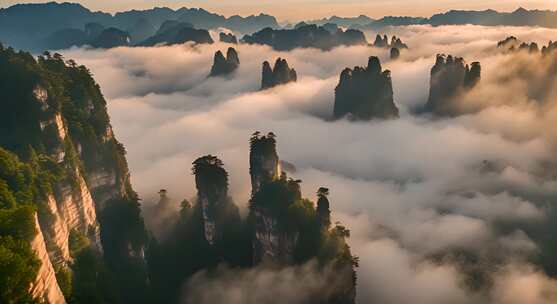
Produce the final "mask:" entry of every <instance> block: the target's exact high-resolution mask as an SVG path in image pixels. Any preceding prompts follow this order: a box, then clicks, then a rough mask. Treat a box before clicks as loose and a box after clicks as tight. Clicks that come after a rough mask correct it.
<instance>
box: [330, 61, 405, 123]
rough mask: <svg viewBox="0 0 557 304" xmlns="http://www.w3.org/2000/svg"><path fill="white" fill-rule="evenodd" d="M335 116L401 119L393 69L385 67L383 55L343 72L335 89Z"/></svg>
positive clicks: (354, 118)
mask: <svg viewBox="0 0 557 304" xmlns="http://www.w3.org/2000/svg"><path fill="white" fill-rule="evenodd" d="M333 117H334V118H336V119H339V118H342V117H348V118H349V119H352V120H370V119H375V118H381V119H391V118H398V108H397V106H396V105H395V103H394V100H393V86H392V81H391V72H390V71H389V70H384V71H383V70H382V68H381V63H380V62H379V58H377V57H370V58H369V60H368V65H367V67H365V68H363V67H355V68H354V69H349V68H346V69H344V71H342V73H341V74H340V81H339V84H338V85H337V87H336V89H335V105H334V113H333Z"/></svg>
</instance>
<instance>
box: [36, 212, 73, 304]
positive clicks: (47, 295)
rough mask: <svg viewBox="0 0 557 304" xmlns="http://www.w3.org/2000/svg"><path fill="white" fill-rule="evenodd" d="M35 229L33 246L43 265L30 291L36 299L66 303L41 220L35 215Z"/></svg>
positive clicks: (51, 302)
mask: <svg viewBox="0 0 557 304" xmlns="http://www.w3.org/2000/svg"><path fill="white" fill-rule="evenodd" d="M35 230H36V231H37V233H36V235H35V238H33V240H32V241H31V248H32V249H33V251H34V252H35V254H36V255H37V258H38V259H39V261H40V263H41V266H40V267H39V271H38V274H37V278H36V279H35V281H34V282H33V283H32V285H31V288H30V293H31V295H32V296H33V298H35V299H39V300H42V301H45V302H46V303H48V304H65V303H66V299H65V298H64V295H63V294H62V290H60V286H59V285H58V282H57V281H56V273H55V272H54V267H53V266H52V263H51V261H50V258H49V253H48V251H47V249H46V246H47V245H46V244H47V243H46V242H45V239H44V237H43V233H42V230H41V227H40V225H39V220H38V218H37V216H36V215H35Z"/></svg>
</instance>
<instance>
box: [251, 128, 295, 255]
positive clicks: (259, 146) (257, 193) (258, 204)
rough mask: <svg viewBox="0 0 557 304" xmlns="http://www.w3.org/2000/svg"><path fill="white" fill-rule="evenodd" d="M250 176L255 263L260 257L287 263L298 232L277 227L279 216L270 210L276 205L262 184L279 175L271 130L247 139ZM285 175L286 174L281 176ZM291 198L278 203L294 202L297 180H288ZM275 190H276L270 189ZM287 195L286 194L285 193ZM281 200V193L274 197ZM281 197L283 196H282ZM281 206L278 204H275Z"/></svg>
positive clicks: (274, 141)
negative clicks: (265, 133) (269, 199)
mask: <svg viewBox="0 0 557 304" xmlns="http://www.w3.org/2000/svg"><path fill="white" fill-rule="evenodd" d="M250 176H251V185H252V198H253V199H252V201H253V204H252V208H251V212H252V216H253V217H254V222H255V239H254V241H253V251H254V252H253V259H254V263H256V264H257V263H261V262H263V261H269V262H276V263H283V264H288V263H292V262H293V258H294V257H293V253H294V249H295V247H296V242H297V241H298V237H299V234H298V233H297V232H293V233H286V232H284V231H283V230H281V229H280V223H279V218H278V217H277V216H276V215H275V214H273V213H274V212H273V211H275V210H276V209H275V208H277V206H272V204H271V203H270V202H269V201H267V200H266V199H267V197H265V195H264V194H265V193H264V192H263V187H264V186H266V185H272V184H273V182H276V181H279V180H280V179H281V172H280V166H279V157H278V154H277V151H276V140H275V135H274V134H273V133H269V134H267V135H263V136H260V134H259V133H255V134H254V135H253V136H252V137H251V139H250ZM283 178H284V179H285V176H283ZM287 183H288V185H289V186H290V187H289V190H290V193H289V194H290V196H291V197H289V198H286V200H288V199H290V200H291V201H282V202H281V201H279V202H276V203H277V204H283V207H284V206H286V207H287V206H288V204H290V203H293V200H295V199H300V198H301V196H302V194H301V190H300V187H299V184H298V183H297V182H296V181H288V182H287ZM273 194H276V193H273ZM287 196H288V195H287ZM272 199H274V200H277V199H278V200H280V199H281V198H280V197H273V198H272ZM283 199H284V197H283ZM278 207H280V206H278Z"/></svg>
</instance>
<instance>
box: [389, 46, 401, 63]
mask: <svg viewBox="0 0 557 304" xmlns="http://www.w3.org/2000/svg"><path fill="white" fill-rule="evenodd" d="M390 56H391V59H392V60H397V59H398V58H399V57H400V50H399V49H398V48H396V47H394V48H391V52H390Z"/></svg>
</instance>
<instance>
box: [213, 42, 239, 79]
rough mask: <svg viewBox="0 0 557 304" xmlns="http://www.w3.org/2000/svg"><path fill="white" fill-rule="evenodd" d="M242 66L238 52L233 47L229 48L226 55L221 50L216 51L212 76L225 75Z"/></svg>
mask: <svg viewBox="0 0 557 304" xmlns="http://www.w3.org/2000/svg"><path fill="white" fill-rule="evenodd" d="M239 66H240V59H239V58H238V53H237V52H236V50H235V49H234V48H232V47H230V48H228V50H227V52H226V57H224V55H223V54H222V52H221V51H217V52H216V53H215V57H214V59H213V66H212V67H211V73H210V74H209V76H210V77H215V76H225V75H228V74H230V73H232V72H234V71H235V70H236V69H237V68H238V67H239Z"/></svg>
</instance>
